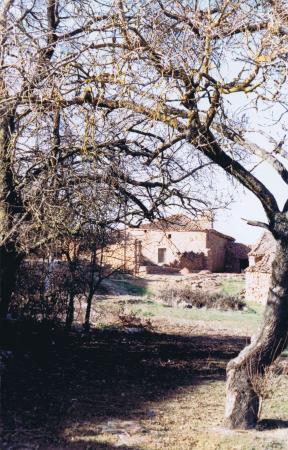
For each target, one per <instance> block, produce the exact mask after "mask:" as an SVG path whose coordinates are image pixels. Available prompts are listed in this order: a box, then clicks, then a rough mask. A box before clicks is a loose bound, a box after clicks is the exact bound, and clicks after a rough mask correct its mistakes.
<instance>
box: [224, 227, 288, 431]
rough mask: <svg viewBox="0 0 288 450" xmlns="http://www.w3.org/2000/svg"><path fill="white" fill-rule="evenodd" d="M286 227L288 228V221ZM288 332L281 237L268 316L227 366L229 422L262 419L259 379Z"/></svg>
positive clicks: (285, 243) (286, 247)
mask: <svg viewBox="0 0 288 450" xmlns="http://www.w3.org/2000/svg"><path fill="white" fill-rule="evenodd" d="M285 228H287V229H288V225H287V223H286V224H285ZM287 332H288V239H287V237H286V233H283V235H282V236H281V237H280V238H279V237H278V239H277V246H276V255H275V259H274V262H273V265H272V277H271V285H270V289H269V294H268V299H267V305H266V308H265V313H264V319H263V323H262V326H261V328H260V329H259V331H258V333H257V334H256V335H255V336H254V337H253V338H252V341H251V344H250V345H248V346H247V347H246V348H245V349H244V350H242V352H241V353H240V354H239V355H238V356H237V357H236V358H235V359H233V360H232V361H230V363H229V364H228V366H227V386H226V394H227V396H226V411H225V420H226V425H227V426H228V427H229V428H232V429H236V428H238V429H248V428H253V427H254V426H255V425H256V423H257V420H258V415H259V405H260V401H261V399H260V397H259V393H257V392H256V391H257V388H256V387H255V386H256V383H255V381H256V380H257V377H259V376H260V377H261V376H263V374H264V373H265V369H266V368H267V367H269V366H270V365H271V363H273V361H275V359H276V358H277V357H278V356H279V355H280V354H281V352H282V351H283V349H284V348H285V346H286V344H287Z"/></svg>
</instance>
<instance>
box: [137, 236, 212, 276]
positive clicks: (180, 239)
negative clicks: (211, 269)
mask: <svg viewBox="0 0 288 450" xmlns="http://www.w3.org/2000/svg"><path fill="white" fill-rule="evenodd" d="M129 235H130V239H134V240H135V239H137V240H139V241H141V252H142V264H143V263H144V264H147V265H149V264H152V265H153V264H157V265H159V262H158V249H159V248H165V249H166V252H165V261H164V262H163V263H162V265H174V264H175V262H176V261H179V258H180V255H181V254H183V253H185V252H193V253H204V255H207V254H208V253H207V252H208V249H207V238H206V232H205V231H193V232H191V231H190V232H185V231H172V232H171V233H169V232H167V233H163V231H158V230H149V231H146V232H145V230H137V229H135V230H131V231H130V230H129ZM201 261H203V258H202V257H201ZM160 265H161V264H160ZM201 268H202V267H200V268H199V269H201ZM203 268H204V267H203Z"/></svg>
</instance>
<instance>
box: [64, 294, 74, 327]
mask: <svg viewBox="0 0 288 450" xmlns="http://www.w3.org/2000/svg"><path fill="white" fill-rule="evenodd" d="M74 299H75V294H74V290H73V291H72V292H70V295H69V303H68V308H67V315H66V323H65V327H66V330H67V331H70V330H71V327H72V325H73V322H74V312H75V307H74Z"/></svg>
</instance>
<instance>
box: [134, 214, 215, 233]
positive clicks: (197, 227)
mask: <svg viewBox="0 0 288 450" xmlns="http://www.w3.org/2000/svg"><path fill="white" fill-rule="evenodd" d="M207 222H208V219H207V218H205V217H204V218H203V219H198V220H197V219H191V218H190V217H188V216H185V215H184V214H174V215H173V216H169V217H166V218H165V219H160V220H156V221H155V222H150V223H145V224H142V225H140V227H139V228H140V229H142V230H163V231H201V230H205V229H207ZM205 225H206V226H205Z"/></svg>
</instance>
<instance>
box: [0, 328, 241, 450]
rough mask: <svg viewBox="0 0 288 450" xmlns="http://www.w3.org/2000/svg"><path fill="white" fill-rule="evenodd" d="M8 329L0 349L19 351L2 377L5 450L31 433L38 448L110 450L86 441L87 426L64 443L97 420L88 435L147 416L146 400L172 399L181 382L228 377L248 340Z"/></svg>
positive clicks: (189, 383)
mask: <svg viewBox="0 0 288 450" xmlns="http://www.w3.org/2000/svg"><path fill="white" fill-rule="evenodd" d="M10 333H11V330H10ZM4 334H5V333H3V334H2V346H6V348H9V349H10V350H12V354H13V355H12V357H11V359H10V360H9V362H8V367H7V370H6V372H5V373H4V376H3V380H2V426H3V436H2V439H3V444H2V447H3V449H5V448H11V449H12V448H14V447H13V446H12V444H13V445H14V444H15V445H16V444H18V445H19V442H24V441H25V440H29V438H31V439H32V438H33V442H35V443H36V444H37V445H38V447H37V446H35V449H36V448H41V449H42V448H45V449H47V450H48V449H49V450H53V449H60V448H66V445H67V448H69V449H71V450H78V449H86V448H89V449H100V448H101V449H105V448H106V449H107V450H108V449H112V448H114V447H113V446H109V444H108V443H107V446H105V445H103V444H101V445H98V444H96V443H95V444H91V445H89V446H88V447H87V443H86V444H83V445H82V444H81V427H78V428H79V432H78V443H75V444H74V443H72V442H71V441H69V440H68V441H67V440H65V431H64V430H65V429H67V427H68V428H69V426H73V424H81V425H83V426H86V425H87V427H88V428H89V424H93V426H92V427H91V425H90V427H91V429H90V431H89V433H90V434H91V435H93V434H94V435H95V434H97V433H99V432H102V433H103V432H105V430H103V424H106V425H105V426H107V423H108V426H109V421H111V420H112V425H113V427H114V428H115V426H116V428H117V420H120V419H121V420H122V421H123V420H124V421H125V420H127V421H128V420H137V419H141V418H145V416H146V417H147V414H151V412H149V408H148V407H147V403H148V402H151V401H153V402H157V401H162V400H163V399H167V398H168V397H169V396H171V395H173V393H174V392H175V390H176V389H177V388H179V387H191V388H192V389H193V386H196V385H198V384H200V383H202V382H203V380H207V379H209V380H212V381H213V380H214V379H215V380H219V378H223V377H224V376H225V367H226V364H227V362H228V360H229V359H231V358H232V357H233V356H234V355H236V354H237V353H238V352H239V351H240V350H241V349H242V348H243V346H244V345H245V344H246V343H247V339H246V338H236V337H231V336H226V337H223V336H221V337H219V336H218V337H216V336H215V337H207V336H190V337H187V336H179V335H170V334H169V335H168V334H158V333H156V332H155V333H154V332H151V331H150V332H143V333H135V334H129V333H127V331H126V332H125V331H124V330H123V331H119V330H118V331H117V330H106V331H97V330H95V331H93V332H91V333H90V335H89V336H88V337H87V336H84V335H81V333H74V334H70V335H69V336H67V335H65V333H64V332H63V331H61V330H59V329H57V330H55V331H53V332H52V333H51V332H49V333H48V332H43V331H42V330H39V329H35V330H34V331H32V332H31V330H30V329H29V331H28V328H27V331H26V332H25V333H24V334H23V332H22V333H20V332H19V330H18V331H17V330H15V332H14V334H13V336H12V337H11V339H10V340H9V339H8V338H7V334H6V335H5V338H3V336H4ZM8 334H9V333H8ZM113 421H114V422H113ZM115 421H116V425H115ZM110 431H111V430H110ZM112 432H113V430H112ZM116 432H117V430H116ZM66 439H67V437H66ZM67 442H69V444H68V443H67ZM36 444H35V445H36ZM81 445H82V446H81ZM2 447H1V449H2ZM15 448H22V447H15ZM23 448H26V447H23ZM29 448H31V449H33V448H34V447H33V446H32V447H29ZM118 448H120V449H121V448H126V449H127V448H128V449H129V448H130V449H131V450H137V447H129V446H123V447H121V446H118Z"/></svg>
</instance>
